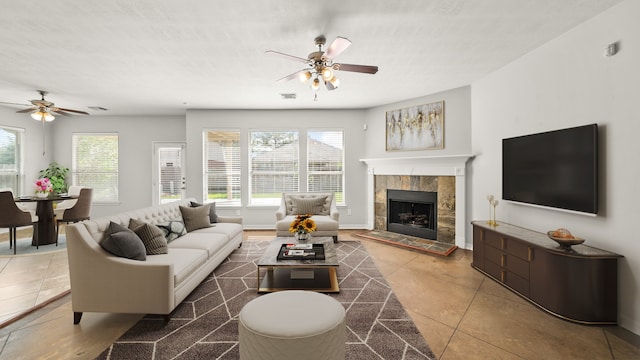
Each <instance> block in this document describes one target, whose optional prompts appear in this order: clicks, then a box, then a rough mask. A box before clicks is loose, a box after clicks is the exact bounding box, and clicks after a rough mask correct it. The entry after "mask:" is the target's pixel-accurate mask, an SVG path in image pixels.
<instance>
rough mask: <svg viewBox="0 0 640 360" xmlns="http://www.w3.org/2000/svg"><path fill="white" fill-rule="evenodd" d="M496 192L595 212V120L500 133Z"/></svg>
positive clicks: (520, 199)
mask: <svg viewBox="0 0 640 360" xmlns="http://www.w3.org/2000/svg"><path fill="white" fill-rule="evenodd" d="M502 198H503V199H504V200H509V201H514V202H518V203H524V204H531V205H539V206H544V207H550V208H555V209H562V210H568V211H574V212H579V213H586V214H597V213H598V125H597V124H590V125H584V126H578V127H572V128H568V129H561V130H555V131H548V132H542V133H537V134H530V135H524V136H517V137H512V138H507V139H502Z"/></svg>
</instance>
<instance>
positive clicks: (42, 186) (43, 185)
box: [33, 178, 53, 198]
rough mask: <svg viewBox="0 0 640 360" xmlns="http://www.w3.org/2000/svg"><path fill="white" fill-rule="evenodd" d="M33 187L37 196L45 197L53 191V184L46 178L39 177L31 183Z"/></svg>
mask: <svg viewBox="0 0 640 360" xmlns="http://www.w3.org/2000/svg"><path fill="white" fill-rule="evenodd" d="M33 189H34V190H35V192H36V196H37V197H40V198H45V197H47V196H49V194H51V192H52V191H53V184H51V181H49V179H48V178H41V179H38V180H36V181H35V182H34V183H33Z"/></svg>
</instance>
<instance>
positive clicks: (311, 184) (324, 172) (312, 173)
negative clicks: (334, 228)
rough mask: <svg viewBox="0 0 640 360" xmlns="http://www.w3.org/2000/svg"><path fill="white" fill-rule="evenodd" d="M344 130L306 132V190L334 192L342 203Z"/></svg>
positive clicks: (337, 201) (338, 201)
mask: <svg viewBox="0 0 640 360" xmlns="http://www.w3.org/2000/svg"><path fill="white" fill-rule="evenodd" d="M343 164H344V131H342V130H315V131H314V130H311V131H309V132H308V133H307V191H309V192H332V193H335V197H336V203H338V204H344V166H343Z"/></svg>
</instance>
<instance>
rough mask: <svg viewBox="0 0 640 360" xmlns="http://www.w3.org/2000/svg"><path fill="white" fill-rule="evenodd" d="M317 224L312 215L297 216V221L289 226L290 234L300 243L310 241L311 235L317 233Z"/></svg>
mask: <svg viewBox="0 0 640 360" xmlns="http://www.w3.org/2000/svg"><path fill="white" fill-rule="evenodd" d="M316 229H317V227H316V223H315V221H313V219H311V214H304V215H297V216H296V219H295V220H293V222H291V225H289V232H290V233H293V236H294V237H295V238H296V240H298V241H304V240H309V239H310V238H311V233H312V232H314V231H316Z"/></svg>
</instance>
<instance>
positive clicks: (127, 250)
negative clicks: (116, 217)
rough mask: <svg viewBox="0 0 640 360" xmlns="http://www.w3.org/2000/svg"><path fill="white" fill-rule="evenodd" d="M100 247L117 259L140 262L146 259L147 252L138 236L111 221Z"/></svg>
mask: <svg viewBox="0 0 640 360" xmlns="http://www.w3.org/2000/svg"><path fill="white" fill-rule="evenodd" d="M100 246H102V248H103V249H105V250H106V251H108V252H110V253H111V254H113V255H116V256H119V257H124V258H127V259H133V260H142V261H144V260H146V259H147V251H146V249H145V248H144V244H143V243H142V240H140V238H139V237H138V235H136V234H135V233H134V232H133V231H131V230H129V229H127V228H126V227H124V226H122V225H119V224H117V223H114V222H113V221H112V222H110V223H109V227H108V228H107V230H106V231H105V233H104V238H103V239H102V241H100Z"/></svg>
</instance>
